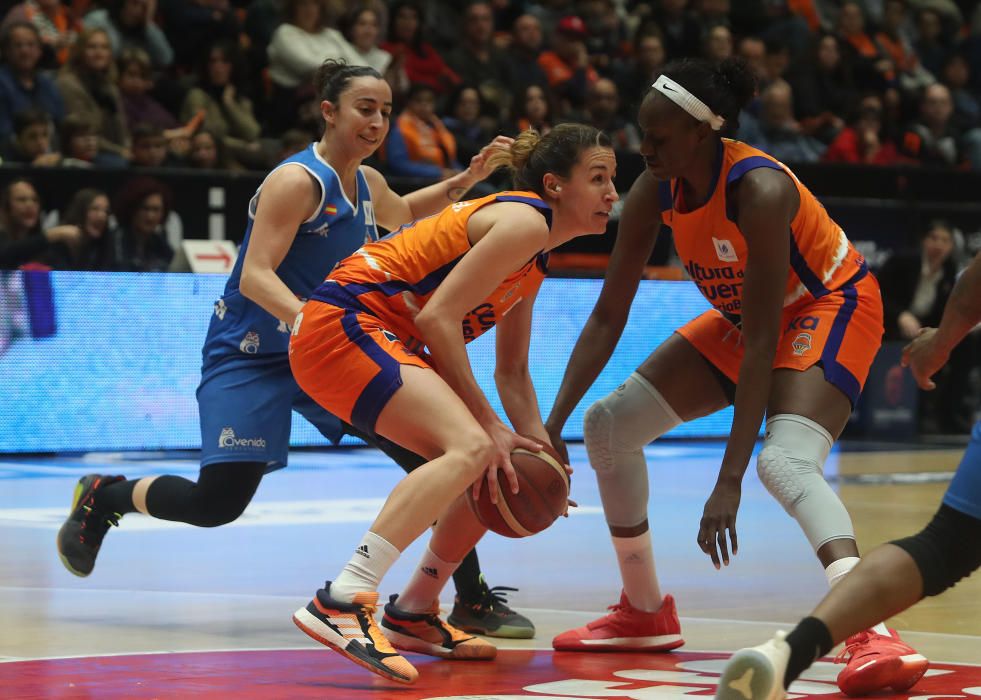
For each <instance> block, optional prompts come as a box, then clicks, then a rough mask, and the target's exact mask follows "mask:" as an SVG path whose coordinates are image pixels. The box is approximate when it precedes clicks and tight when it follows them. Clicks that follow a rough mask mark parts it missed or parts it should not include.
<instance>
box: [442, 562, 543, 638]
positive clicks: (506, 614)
mask: <svg viewBox="0 0 981 700" xmlns="http://www.w3.org/2000/svg"><path fill="white" fill-rule="evenodd" d="M483 579H484V577H483V575H481V577H480V585H481V588H482V589H483V592H482V594H481V596H480V600H479V601H477V602H476V603H471V604H467V603H463V602H461V600H460V596H457V597H456V599H455V600H454V601H453V612H452V613H450V616H449V617H448V618H446V620H447V622H449V623H450V624H451V625H453V626H454V627H456V628H457V629H461V630H463V631H464V632H472V633H474V634H484V635H487V636H488V637H505V638H508V639H531V638H532V637H534V636H535V625H534V623H533V622H532V621H531V620H529V619H528V618H527V617H525V616H524V615H522V614H521V613H518V612H515V611H514V610H512V609H511V608H509V607H508V606H507V602H506V593H505V591H510V592H514V591H517V590H518V589H517V588H509V587H508V586H494V587H493V588H488V587H487V584H486V583H484V580H483Z"/></svg>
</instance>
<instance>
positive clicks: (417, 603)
mask: <svg viewBox="0 0 981 700" xmlns="http://www.w3.org/2000/svg"><path fill="white" fill-rule="evenodd" d="M458 566H460V562H458V561H454V562H449V561H443V560H442V559H440V558H439V557H437V556H436V555H435V554H433V550H431V549H429V547H426V553H425V554H423V555H422V561H420V562H419V566H417V567H416V570H415V571H414V572H413V573H412V578H410V579H409V583H408V584H407V585H406V587H405V589H404V590H403V591H402V594H401V595H400V596H399V597H398V599H397V600H396V601H395V605H396V606H397V607H398V609H399V610H404V611H405V612H412V613H419V612H427V611H428V610H429V609H430V608H431V607H432V605H433V601H434V600H438V599H439V592H440V591H442V590H443V587H444V586H445V585H446V582H447V581H449V579H450V576H452V575H453V572H454V571H456V567H458Z"/></svg>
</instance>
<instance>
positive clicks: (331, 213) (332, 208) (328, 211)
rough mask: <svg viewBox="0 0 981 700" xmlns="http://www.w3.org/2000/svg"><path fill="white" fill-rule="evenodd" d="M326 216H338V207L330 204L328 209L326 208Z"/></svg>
mask: <svg viewBox="0 0 981 700" xmlns="http://www.w3.org/2000/svg"><path fill="white" fill-rule="evenodd" d="M324 214H328V215H329V216H334V215H335V214H337V207H336V206H334V205H333V204H328V205H327V206H326V207H324Z"/></svg>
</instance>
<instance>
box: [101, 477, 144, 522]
mask: <svg viewBox="0 0 981 700" xmlns="http://www.w3.org/2000/svg"><path fill="white" fill-rule="evenodd" d="M136 481H137V480H133V481H117V482H116V483H114V484H109V485H108V486H103V487H102V488H101V489H98V490H97V491H96V492H95V496H94V500H95V504H96V506H98V507H99V510H105V511H108V512H110V513H119V514H120V515H126V514H127V513H135V512H136V507H135V506H133V488H134V487H135V486H136Z"/></svg>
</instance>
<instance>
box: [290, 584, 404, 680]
mask: <svg viewBox="0 0 981 700" xmlns="http://www.w3.org/2000/svg"><path fill="white" fill-rule="evenodd" d="M330 583H331V582H330V581H328V582H327V583H326V584H325V585H324V588H321V589H320V590H318V591H317V594H316V595H315V596H314V597H313V600H311V601H310V602H309V603H308V604H307V605H306V607H302V608H300V609H299V610H297V611H296V612H295V613H293V623H294V624H295V625H296V626H297V627H299V628H300V629H301V630H302V631H303V632H304V633H306V634H307V635H308V636H310V637H312V638H313V639H316V640H317V641H318V642H320V643H321V644H325V645H326V646H328V647H330V648H331V649H333V650H334V651H337V652H339V653H340V654H342V655H344V656H346V657H347V658H348V659H350V660H351V661H353V662H354V663H356V664H358V665H359V666H363V667H364V668H366V669H368V670H369V671H371V672H372V673H376V674H378V675H379V676H381V677H382V678H387V679H389V680H393V681H398V682H399V683H414V682H415V680H416V678H417V677H418V676H419V672H418V671H416V669H415V667H414V666H413V665H412V664H410V663H409V662H408V661H406V660H405V658H403V657H402V656H401V655H400V654H399V653H398V652H397V651H395V649H394V648H393V647H392V645H391V643H390V642H389V641H388V639H386V638H385V635H384V634H382V632H381V630H380V629H378V624H377V623H376V622H375V611H376V610H377V609H378V593H377V592H375V591H372V592H371V593H358V594H356V595H355V596H354V601H353V602H350V603H343V602H341V601H339V600H335V599H334V598H331V597H330Z"/></svg>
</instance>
